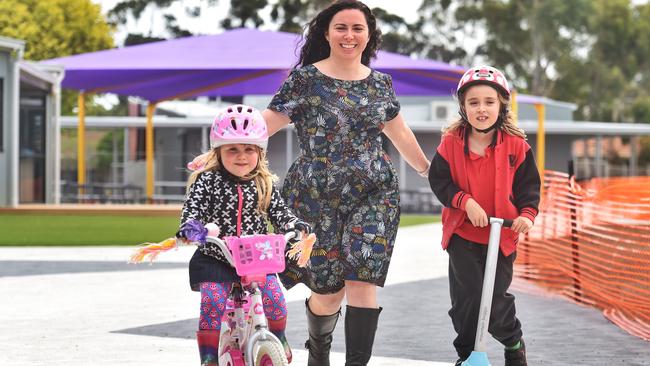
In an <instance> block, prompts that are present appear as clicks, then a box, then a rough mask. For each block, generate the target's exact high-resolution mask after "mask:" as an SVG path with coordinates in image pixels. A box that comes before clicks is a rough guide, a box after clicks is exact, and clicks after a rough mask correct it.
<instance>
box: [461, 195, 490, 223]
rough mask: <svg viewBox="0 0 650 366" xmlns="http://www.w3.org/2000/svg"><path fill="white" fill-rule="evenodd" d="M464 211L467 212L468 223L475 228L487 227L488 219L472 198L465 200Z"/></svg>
mask: <svg viewBox="0 0 650 366" xmlns="http://www.w3.org/2000/svg"><path fill="white" fill-rule="evenodd" d="M465 211H466V212H467V217H468V218H469V221H470V222H471V223H472V225H474V226H475V227H486V226H487V225H488V217H487V214H486V213H485V210H483V208H482V207H481V205H479V204H478V202H476V201H475V200H474V199H473V198H470V199H468V200H467V203H466V204H465Z"/></svg>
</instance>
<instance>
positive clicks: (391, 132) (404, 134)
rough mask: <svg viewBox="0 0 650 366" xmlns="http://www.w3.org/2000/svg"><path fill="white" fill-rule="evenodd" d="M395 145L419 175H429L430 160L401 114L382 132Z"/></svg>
mask: <svg viewBox="0 0 650 366" xmlns="http://www.w3.org/2000/svg"><path fill="white" fill-rule="evenodd" d="M382 132H383V133H384V135H386V136H387V137H388V138H389V139H390V141H391V142H392V143H393V145H395V148H396V149H397V151H399V153H400V155H402V157H403V158H404V160H406V162H407V163H409V165H410V166H411V167H413V169H415V170H416V171H417V172H418V174H420V175H422V176H424V177H426V176H427V175H428V173H429V160H428V159H427V157H426V155H424V152H423V151H422V148H421V147H420V144H418V141H417V140H416V138H415V135H414V134H413V131H411V129H410V128H409V126H408V125H407V124H406V121H404V117H402V114H401V113H398V114H397V117H395V118H393V119H392V120H390V121H388V122H387V123H386V125H385V126H384V130H383V131H382Z"/></svg>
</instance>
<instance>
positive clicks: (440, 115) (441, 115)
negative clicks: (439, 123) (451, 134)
mask: <svg viewBox="0 0 650 366" xmlns="http://www.w3.org/2000/svg"><path fill="white" fill-rule="evenodd" d="M436 119H442V120H444V119H447V107H446V106H441V105H439V106H437V107H436Z"/></svg>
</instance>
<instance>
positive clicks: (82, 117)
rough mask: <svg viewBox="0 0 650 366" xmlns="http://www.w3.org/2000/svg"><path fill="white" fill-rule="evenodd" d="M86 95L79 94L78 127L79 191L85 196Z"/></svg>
mask: <svg viewBox="0 0 650 366" xmlns="http://www.w3.org/2000/svg"><path fill="white" fill-rule="evenodd" d="M85 96H86V95H85V93H84V92H83V91H81V92H79V97H77V107H78V117H79V122H78V125H77V184H78V185H79V187H78V189H77V193H78V194H80V195H81V194H84V189H83V185H84V184H86V110H85V106H86V104H85Z"/></svg>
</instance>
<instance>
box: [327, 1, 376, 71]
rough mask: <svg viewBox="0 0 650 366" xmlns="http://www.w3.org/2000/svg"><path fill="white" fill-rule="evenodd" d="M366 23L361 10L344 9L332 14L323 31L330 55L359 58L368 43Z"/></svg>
mask: <svg viewBox="0 0 650 366" xmlns="http://www.w3.org/2000/svg"><path fill="white" fill-rule="evenodd" d="M368 37H369V33H368V24H367V22H366V17H365V15H364V14H363V12H362V11H361V10H358V9H345V10H341V11H339V12H338V13H336V14H334V17H332V21H331V22H330V24H329V27H328V28H327V32H326V33H325V39H327V42H329V45H330V50H331V51H330V57H331V56H334V57H337V58H343V59H355V58H358V59H359V60H361V54H362V53H363V50H364V49H365V48H366V45H367V44H368Z"/></svg>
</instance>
